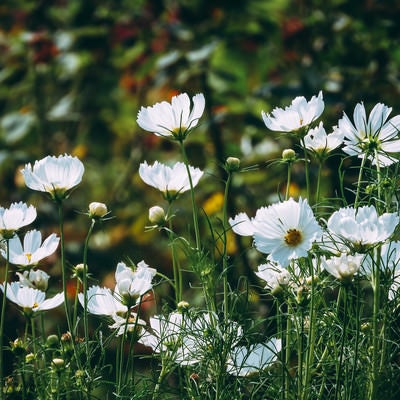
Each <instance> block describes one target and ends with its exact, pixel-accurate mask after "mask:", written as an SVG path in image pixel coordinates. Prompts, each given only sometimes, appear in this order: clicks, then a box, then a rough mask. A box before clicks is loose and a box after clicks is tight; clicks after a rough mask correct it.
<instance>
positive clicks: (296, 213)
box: [229, 198, 322, 267]
mask: <svg viewBox="0 0 400 400" xmlns="http://www.w3.org/2000/svg"><path fill="white" fill-rule="evenodd" d="M229 223H230V225H231V226H232V229H233V231H234V232H236V233H237V234H239V235H244V236H253V237H254V243H255V246H256V248H257V250H259V251H260V252H262V253H266V254H269V257H268V258H269V259H270V260H272V261H275V262H277V263H279V264H280V265H281V266H283V267H286V266H287V265H288V264H289V263H290V261H291V260H294V259H298V258H302V257H305V256H307V253H308V251H309V250H310V249H311V247H312V245H313V243H314V242H315V241H317V240H319V238H320V237H321V233H322V231H321V228H320V226H319V225H318V222H317V220H316V219H315V216H314V214H313V212H312V209H311V207H310V206H309V205H308V202H307V200H306V199H305V200H303V199H302V198H300V199H299V201H298V202H296V201H294V200H293V199H292V198H291V199H289V200H287V201H284V202H281V203H277V204H273V205H271V206H269V207H262V208H260V209H258V210H257V212H256V216H255V217H254V218H252V219H251V220H250V219H249V218H248V217H247V215H246V214H244V213H241V214H238V215H237V216H236V217H235V218H233V219H230V220H229Z"/></svg>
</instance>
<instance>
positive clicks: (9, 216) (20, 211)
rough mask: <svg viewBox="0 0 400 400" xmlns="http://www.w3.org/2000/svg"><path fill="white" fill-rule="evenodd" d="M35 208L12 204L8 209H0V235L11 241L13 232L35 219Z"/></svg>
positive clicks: (23, 204)
mask: <svg viewBox="0 0 400 400" xmlns="http://www.w3.org/2000/svg"><path fill="white" fill-rule="evenodd" d="M36 215H37V213H36V208H35V207H33V206H29V207H28V206H27V205H26V204H25V203H22V202H19V203H12V204H11V205H10V207H9V208H3V207H0V235H2V236H3V237H4V238H5V239H11V238H12V237H13V236H14V234H15V232H16V231H17V230H18V229H20V228H22V227H23V226H26V225H29V224H30V223H32V222H33V221H34V220H35V219H36Z"/></svg>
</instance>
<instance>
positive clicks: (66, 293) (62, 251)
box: [57, 200, 75, 342]
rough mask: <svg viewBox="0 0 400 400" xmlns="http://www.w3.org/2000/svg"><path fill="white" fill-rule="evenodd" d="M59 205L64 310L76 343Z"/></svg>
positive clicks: (59, 206)
mask: <svg viewBox="0 0 400 400" xmlns="http://www.w3.org/2000/svg"><path fill="white" fill-rule="evenodd" d="M57 205H58V219H59V224H60V225H59V226H60V247H61V273H62V284H63V292H64V308H65V316H66V319H67V325H68V331H69V332H70V333H71V335H72V341H73V342H75V331H74V329H73V326H72V322H71V316H70V310H69V302H68V292H67V271H66V270H67V267H66V265H65V238H64V215H63V207H62V201H61V200H59V201H57Z"/></svg>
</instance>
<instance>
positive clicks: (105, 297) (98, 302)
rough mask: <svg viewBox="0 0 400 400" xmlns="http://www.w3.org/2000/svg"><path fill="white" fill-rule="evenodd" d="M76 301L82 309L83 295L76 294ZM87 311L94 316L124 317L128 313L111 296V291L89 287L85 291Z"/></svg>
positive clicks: (119, 302)
mask: <svg viewBox="0 0 400 400" xmlns="http://www.w3.org/2000/svg"><path fill="white" fill-rule="evenodd" d="M78 299H79V302H80V303H81V305H82V307H84V295H83V293H79V294H78ZM87 311H88V312H89V313H90V314H94V315H103V316H109V317H113V316H114V315H121V316H124V315H125V314H126V313H127V311H128V307H127V306H126V305H125V304H122V303H121V301H120V300H119V299H118V298H117V297H116V296H114V295H113V293H112V291H111V289H108V288H102V287H99V286H91V287H90V288H89V289H88V291H87Z"/></svg>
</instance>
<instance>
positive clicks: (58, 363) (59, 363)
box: [51, 358, 65, 369]
mask: <svg viewBox="0 0 400 400" xmlns="http://www.w3.org/2000/svg"><path fill="white" fill-rule="evenodd" d="M51 364H52V365H53V367H54V368H55V369H62V368H63V367H64V364H65V361H64V360H63V359H62V358H53V360H52V361H51Z"/></svg>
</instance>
